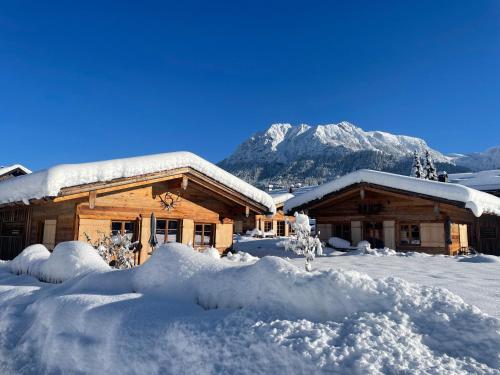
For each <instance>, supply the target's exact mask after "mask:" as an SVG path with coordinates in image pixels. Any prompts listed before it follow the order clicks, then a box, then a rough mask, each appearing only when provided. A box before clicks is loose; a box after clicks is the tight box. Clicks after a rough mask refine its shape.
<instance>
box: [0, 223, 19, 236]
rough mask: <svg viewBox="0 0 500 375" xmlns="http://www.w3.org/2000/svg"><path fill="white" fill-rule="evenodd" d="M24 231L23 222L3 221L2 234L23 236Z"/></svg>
mask: <svg viewBox="0 0 500 375" xmlns="http://www.w3.org/2000/svg"><path fill="white" fill-rule="evenodd" d="M23 233H24V224H23V223H9V222H7V223H3V225H2V236H9V237H16V236H22V235H23Z"/></svg>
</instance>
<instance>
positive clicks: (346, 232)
mask: <svg viewBox="0 0 500 375" xmlns="http://www.w3.org/2000/svg"><path fill="white" fill-rule="evenodd" d="M337 228H340V234H341V235H340V236H338V235H337V232H338V231H337ZM331 235H332V236H333V237H338V238H341V239H343V240H345V241H349V242H351V236H352V234H351V223H350V222H337V223H332V232H331Z"/></svg>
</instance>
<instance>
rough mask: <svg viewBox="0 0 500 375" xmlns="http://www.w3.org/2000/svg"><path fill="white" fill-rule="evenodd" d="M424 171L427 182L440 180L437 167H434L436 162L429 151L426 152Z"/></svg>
mask: <svg viewBox="0 0 500 375" xmlns="http://www.w3.org/2000/svg"><path fill="white" fill-rule="evenodd" d="M424 171H425V178H426V179H427V180H433V181H437V180H438V176H437V170H436V167H435V166H434V161H433V160H432V157H431V154H430V152H429V150H427V151H425V167H424Z"/></svg>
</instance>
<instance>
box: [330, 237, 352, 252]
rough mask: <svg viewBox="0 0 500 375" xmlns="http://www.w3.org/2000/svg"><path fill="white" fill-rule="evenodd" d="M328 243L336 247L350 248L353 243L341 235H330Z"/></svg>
mask: <svg viewBox="0 0 500 375" xmlns="http://www.w3.org/2000/svg"><path fill="white" fill-rule="evenodd" d="M328 245H330V246H331V247H334V248H336V249H348V248H350V247H351V243H350V242H349V241H346V240H344V239H342V238H339V237H330V239H329V240H328Z"/></svg>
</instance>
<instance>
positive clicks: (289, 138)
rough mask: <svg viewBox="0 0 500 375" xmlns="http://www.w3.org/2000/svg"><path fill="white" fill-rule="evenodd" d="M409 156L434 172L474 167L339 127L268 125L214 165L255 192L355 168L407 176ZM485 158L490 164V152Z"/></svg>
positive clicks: (416, 144)
mask: <svg viewBox="0 0 500 375" xmlns="http://www.w3.org/2000/svg"><path fill="white" fill-rule="evenodd" d="M415 150H417V152H419V153H420V154H422V155H423V154H424V153H425V151H426V150H429V151H430V153H431V155H432V157H433V159H434V161H435V163H436V164H437V167H438V168H439V169H444V170H447V171H448V172H463V171H467V170H470V169H472V168H471V167H472V166H473V165H477V164H478V163H477V162H476V161H472V160H473V159H472V158H473V156H469V155H454V156H446V155H443V154H442V153H440V152H439V151H437V150H433V149H431V148H430V147H429V146H428V145H427V143H426V142H425V141H424V140H422V139H420V138H416V137H409V136H405V135H393V134H390V133H386V132H381V131H364V130H363V129H361V128H359V127H357V126H355V125H353V124H351V123H349V122H341V123H338V124H328V125H316V126H310V125H305V124H302V125H297V126H293V125H291V124H273V125H271V126H270V127H269V129H267V130H266V131H263V132H258V133H256V134H254V135H253V136H252V137H250V138H249V139H248V140H247V141H245V142H243V143H242V144H241V145H240V146H238V148H237V149H236V151H235V152H234V153H233V154H232V155H230V156H229V157H228V158H226V159H224V160H223V161H221V162H220V163H219V165H220V166H221V167H222V168H224V169H226V170H228V171H229V172H231V173H234V174H235V175H237V176H238V177H241V178H243V179H245V180H246V181H248V182H250V183H253V184H255V185H259V186H264V185H267V184H268V183H274V184H282V185H289V184H292V183H297V182H301V183H306V184H317V183H322V182H324V181H328V180H331V179H333V178H335V177H336V176H339V175H343V174H346V173H349V172H351V171H354V170H357V169H361V168H370V169H375V170H383V171H388V172H394V173H400V174H404V175H408V174H409V173H410V170H411V165H412V153H413V151H415ZM488 152H489V151H488ZM497 152H498V154H499V155H498V157H497V159H496V160H500V147H499V148H498V151H497ZM491 154H492V155H491V157H492V158H495V154H494V152H493V151H492V152H491ZM488 156H490V155H489V154H488ZM476 157H479V156H477V155H476ZM490 164H491V163H490ZM488 165H489V164H488Z"/></svg>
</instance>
